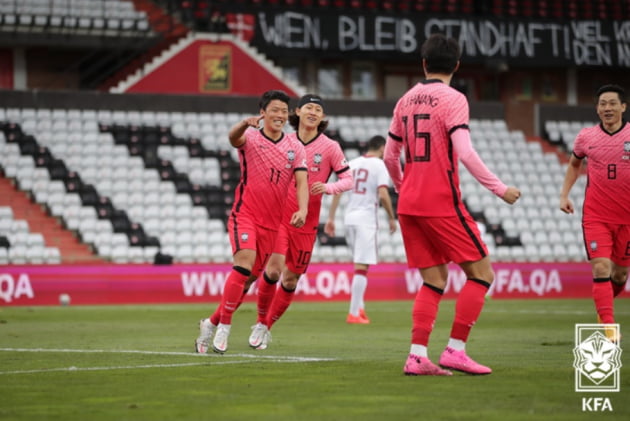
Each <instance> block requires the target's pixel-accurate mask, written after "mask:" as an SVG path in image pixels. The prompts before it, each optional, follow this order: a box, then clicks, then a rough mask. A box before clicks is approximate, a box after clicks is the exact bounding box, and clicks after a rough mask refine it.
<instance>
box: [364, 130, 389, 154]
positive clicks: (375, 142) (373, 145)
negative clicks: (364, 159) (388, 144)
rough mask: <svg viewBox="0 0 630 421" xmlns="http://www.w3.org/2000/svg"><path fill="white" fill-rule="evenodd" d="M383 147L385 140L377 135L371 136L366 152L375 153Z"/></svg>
mask: <svg viewBox="0 0 630 421" xmlns="http://www.w3.org/2000/svg"><path fill="white" fill-rule="evenodd" d="M383 145H385V138H384V137H383V136H381V135H379V134H377V135H376V136H372V137H371V138H370V140H368V143H367V148H368V151H376V150H378V149H379V148H380V147H381V146H383Z"/></svg>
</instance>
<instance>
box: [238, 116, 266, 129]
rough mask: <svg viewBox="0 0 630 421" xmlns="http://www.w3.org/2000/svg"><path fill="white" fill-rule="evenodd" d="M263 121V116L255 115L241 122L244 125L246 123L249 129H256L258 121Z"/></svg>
mask: <svg viewBox="0 0 630 421" xmlns="http://www.w3.org/2000/svg"><path fill="white" fill-rule="evenodd" d="M262 119H263V116H261V115H257V116H255V117H247V118H246V119H245V120H243V121H244V122H245V123H247V125H248V126H249V127H254V128H258V126H259V125H260V120H262Z"/></svg>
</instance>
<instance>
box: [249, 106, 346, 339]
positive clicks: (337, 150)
mask: <svg viewBox="0 0 630 421" xmlns="http://www.w3.org/2000/svg"><path fill="white" fill-rule="evenodd" d="M325 118H326V114H325V108H324V101H323V100H322V98H321V97H319V96H317V95H313V94H307V95H304V96H303V97H302V98H300V101H299V103H298V106H297V108H296V109H295V113H293V114H291V115H290V116H289V123H290V124H291V125H292V126H293V128H294V129H295V130H296V132H295V133H291V134H289V136H295V137H296V138H297V139H298V140H299V141H300V142H301V143H302V144H304V150H305V152H306V163H307V169H308V183H309V191H310V196H309V197H310V199H309V203H308V217H307V220H306V223H305V224H304V225H303V226H301V227H295V226H293V225H291V224H290V220H291V216H292V215H293V213H294V212H295V210H296V208H297V201H296V191H295V189H294V188H290V189H289V194H288V198H287V200H286V202H285V204H284V213H283V217H282V223H281V225H280V230H279V231H278V238H277V240H276V245H275V247H274V250H273V254H272V255H271V258H270V259H269V263H268V264H267V268H266V269H265V272H264V274H263V279H262V280H259V281H258V320H257V322H256V324H255V325H254V326H253V327H252V333H251V335H250V337H249V345H250V346H251V347H252V348H254V349H266V348H267V346H268V344H269V342H270V341H271V332H270V329H271V326H273V324H274V323H275V322H277V321H278V319H280V317H281V316H282V315H283V314H284V312H285V311H286V310H287V308H289V305H290V304H291V301H292V300H293V297H294V296H295V289H296V288H297V283H298V280H299V278H300V276H301V275H302V274H303V273H306V269H307V268H308V265H309V263H310V260H311V255H312V252H313V246H314V244H315V240H316V236H317V226H318V224H319V212H320V208H321V203H322V195H323V194H338V193H340V192H343V191H346V190H349V189H350V188H352V174H351V172H350V171H349V169H350V168H349V167H348V162H347V161H346V158H345V156H344V154H343V151H342V150H341V147H340V146H339V143H337V142H336V141H334V140H332V139H330V138H328V137H327V136H326V135H325V134H324V133H323V132H324V130H326V128H327V127H328V121H327V120H325ZM332 173H335V174H336V175H337V178H338V180H337V181H335V182H331V183H328V179H329V178H330V176H331V175H332ZM281 275H282V280H281V282H280V286H279V287H278V285H277V284H278V280H279V279H280V278H281Z"/></svg>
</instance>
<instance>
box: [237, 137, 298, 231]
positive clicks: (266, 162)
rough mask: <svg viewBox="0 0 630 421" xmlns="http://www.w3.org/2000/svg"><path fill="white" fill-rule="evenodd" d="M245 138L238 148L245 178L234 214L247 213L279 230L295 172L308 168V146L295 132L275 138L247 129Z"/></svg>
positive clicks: (257, 221)
mask: <svg viewBox="0 0 630 421" xmlns="http://www.w3.org/2000/svg"><path fill="white" fill-rule="evenodd" d="M245 138H246V141H245V143H244V144H243V145H241V146H240V147H239V148H238V155H239V160H240V164H241V179H240V181H239V183H238V186H236V190H235V192H234V205H233V206H232V214H233V215H235V216H236V217H238V215H240V214H247V215H249V217H250V218H252V220H254V221H255V222H256V223H257V224H258V225H260V226H262V227H265V228H268V229H273V230H277V229H278V226H279V225H280V219H281V217H282V209H283V208H284V205H285V202H286V200H287V190H288V189H289V186H291V185H293V186H295V181H294V177H293V173H294V172H295V171H306V160H305V155H304V146H303V145H302V142H300V141H299V140H297V139H296V138H295V137H294V136H287V135H286V134H283V135H282V137H281V138H280V139H278V140H272V139H270V138H268V137H267V136H265V135H264V134H263V131H262V130H256V129H247V130H246V131H245ZM293 189H294V190H295V187H293Z"/></svg>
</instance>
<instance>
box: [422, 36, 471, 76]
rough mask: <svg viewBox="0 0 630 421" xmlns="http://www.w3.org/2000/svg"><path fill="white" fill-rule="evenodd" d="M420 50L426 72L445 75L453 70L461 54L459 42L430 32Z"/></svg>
mask: <svg viewBox="0 0 630 421" xmlns="http://www.w3.org/2000/svg"><path fill="white" fill-rule="evenodd" d="M421 52H422V58H423V59H424V60H425V61H426V69H427V72H429V73H440V74H445V75H450V74H451V73H454V72H455V69H456V68H457V62H458V61H459V58H460V56H461V48H460V47H459V43H458V42H457V41H456V40H455V39H454V38H447V37H446V36H445V35H443V34H431V35H430V36H429V38H427V40H426V41H424V43H423V44H422V48H421Z"/></svg>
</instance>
